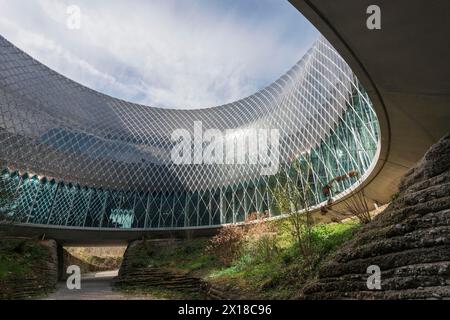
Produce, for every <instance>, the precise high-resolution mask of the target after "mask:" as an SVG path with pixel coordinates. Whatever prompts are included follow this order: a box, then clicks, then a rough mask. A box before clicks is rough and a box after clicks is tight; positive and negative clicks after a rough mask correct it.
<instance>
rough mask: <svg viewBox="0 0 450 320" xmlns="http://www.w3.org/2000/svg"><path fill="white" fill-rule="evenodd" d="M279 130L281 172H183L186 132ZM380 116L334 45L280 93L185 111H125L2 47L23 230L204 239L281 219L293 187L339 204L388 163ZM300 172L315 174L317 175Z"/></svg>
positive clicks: (7, 134)
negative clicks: (179, 233)
mask: <svg viewBox="0 0 450 320" xmlns="http://www.w3.org/2000/svg"><path fill="white" fill-rule="evenodd" d="M196 121H200V122H201V123H202V126H203V129H204V130H207V129H212V128H214V129H218V130H222V131H225V130H227V129H241V130H242V129H247V128H256V129H278V130H279V132H280V150H279V151H280V169H279V171H278V172H277V173H276V174H274V175H272V176H264V175H261V165H258V164H192V165H184V164H180V165H176V164H174V163H173V161H172V160H171V157H170V154H171V150H172V149H173V147H174V144H175V142H174V141H173V140H172V139H171V134H172V133H173V131H174V130H176V129H179V128H185V129H187V130H192V128H193V125H194V122H196ZM378 148H379V129H378V122H377V118H376V115H375V112H374V111H373V109H372V106H371V102H370V100H369V98H368V95H367V93H366V92H365V91H364V89H363V88H362V86H361V85H360V83H359V82H358V80H357V78H356V77H355V75H354V74H353V72H352V71H351V70H350V68H349V66H348V65H347V64H346V63H345V62H344V60H343V59H342V58H341V57H340V56H339V55H338V53H337V52H336V51H335V50H334V49H333V48H332V47H331V45H330V44H329V43H328V42H327V41H326V40H325V39H323V38H320V39H318V40H317V41H316V42H315V44H314V45H313V46H312V48H311V49H310V50H309V51H308V52H307V53H306V54H305V56H304V57H303V58H302V59H301V60H300V61H299V62H298V63H297V64H296V65H295V66H294V67H293V68H292V69H291V70H290V71H288V72H287V73H286V74H285V75H284V76H282V77H281V78H280V79H278V80H277V81H276V82H274V83H273V84H272V85H270V86H269V87H267V88H265V89H263V90H261V91H259V92H257V93H255V94H254V95H252V96H249V97H247V98H244V99H241V100H239V101H236V102H233V103H230V104H227V105H223V106H218V107H214V108H206V109H197V110H173V109H160V108H153V107H148V106H143V105H138V104H134V103H129V102H126V101H123V100H119V99H115V98H112V97H109V96H106V95H103V94H101V93H99V92H96V91H93V90H91V89H88V88H86V87H84V86H82V85H80V84H78V83H76V82H74V81H72V80H69V79H67V78H65V77H63V76H62V75H60V74H58V73H56V72H54V71H52V70H50V69H49V68H47V67H45V66H44V65H42V64H41V63H39V62H37V61H36V60H34V59H33V58H31V57H30V56H28V55H27V54H25V53H24V52H22V51H21V50H19V49H18V48H16V47H15V46H14V45H12V44H11V43H9V42H8V41H7V40H6V39H4V38H3V37H0V165H1V168H2V175H1V178H0V179H1V180H0V181H1V182H2V184H1V185H2V187H3V188H6V189H8V190H9V191H10V192H13V193H14V195H15V201H14V205H13V207H14V211H13V213H12V215H13V217H14V219H16V220H17V221H19V222H22V223H31V224H39V225H54V226H71V227H84V228H88V227H95V228H145V229H153V228H155V229H157V228H169V229H170V228H183V227H188V228H193V227H202V226H212V225H220V224H226V223H236V222H241V221H244V220H245V219H246V217H247V216H248V215H249V214H250V213H253V212H266V213H268V214H269V215H271V216H276V215H279V214H280V212H278V210H277V206H276V204H275V203H274V197H273V190H274V188H275V187H276V186H277V184H279V183H281V182H280V181H285V180H286V178H287V179H290V180H292V181H293V182H295V183H297V184H299V185H301V186H305V185H306V184H308V185H309V186H310V187H311V188H312V190H313V200H312V203H313V205H316V206H319V205H320V204H321V203H323V202H324V201H327V196H326V195H325V194H324V193H323V187H324V186H325V185H326V184H327V183H328V182H329V181H330V180H331V179H333V178H334V177H336V176H341V175H345V174H347V173H348V172H350V171H357V172H358V173H359V174H358V176H353V177H350V178H349V179H343V180H342V181H340V182H338V183H337V185H336V186H337V188H336V189H334V190H333V192H334V196H335V197H339V196H342V195H344V194H345V193H346V192H347V191H348V190H349V188H353V187H355V186H356V185H358V184H359V183H361V182H362V181H363V179H364V174H366V173H367V172H368V170H369V169H370V168H371V166H372V165H373V164H374V162H376V160H377V159H376V158H377V152H378ZM295 163H300V164H301V163H308V165H309V166H310V167H311V170H310V171H309V173H308V174H307V175H305V174H304V173H302V172H300V171H299V170H297V169H296V168H297V166H294V165H293V164H295Z"/></svg>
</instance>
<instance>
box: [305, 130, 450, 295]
mask: <svg viewBox="0 0 450 320" xmlns="http://www.w3.org/2000/svg"><path fill="white" fill-rule="evenodd" d="M371 265H377V266H379V267H380V269H381V290H369V289H368V287H367V279H368V277H369V274H367V267H369V266H371ZM299 298H306V299H323V298H325V299H327V298H328V299H448V298H450V135H447V136H445V137H444V138H442V139H441V140H440V141H439V142H438V143H437V144H436V145H434V146H433V147H432V148H431V149H430V150H429V151H428V152H427V154H426V155H425V156H424V158H423V159H422V161H421V162H420V163H419V164H418V165H417V166H416V167H414V168H413V169H411V170H410V171H409V172H408V173H407V175H406V176H405V177H404V178H403V180H402V183H401V185H400V188H399V194H398V197H397V199H396V200H394V201H393V202H392V203H391V204H390V205H389V207H388V208H387V209H386V210H385V211H384V212H382V213H381V214H379V215H378V216H377V217H376V218H375V219H374V221H373V222H371V223H370V224H368V225H366V226H364V227H363V228H362V229H361V230H360V231H359V232H358V233H357V234H356V236H355V237H354V238H353V239H352V240H351V241H349V242H348V243H346V244H345V245H344V246H343V247H342V248H341V249H339V250H338V251H337V252H336V253H335V254H334V255H333V256H332V257H331V258H330V259H328V260H327V261H326V262H325V264H324V265H323V266H322V267H321V269H320V271H319V276H318V279H317V280H315V281H313V282H311V283H309V284H308V285H306V286H305V288H304V289H303V292H302V293H301V294H300V296H299Z"/></svg>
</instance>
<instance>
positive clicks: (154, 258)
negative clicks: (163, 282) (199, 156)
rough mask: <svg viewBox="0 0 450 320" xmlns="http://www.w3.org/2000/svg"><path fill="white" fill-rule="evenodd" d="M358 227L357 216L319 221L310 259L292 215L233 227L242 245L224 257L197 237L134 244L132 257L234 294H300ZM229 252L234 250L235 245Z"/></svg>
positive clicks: (313, 231) (176, 294)
mask: <svg viewBox="0 0 450 320" xmlns="http://www.w3.org/2000/svg"><path fill="white" fill-rule="evenodd" d="M358 227H359V223H358V222H356V221H353V220H351V221H348V222H343V223H331V224H320V225H315V226H313V227H312V229H311V235H312V243H313V247H314V252H313V254H312V256H313V259H311V257H308V259H306V258H305V257H304V256H303V255H302V254H301V252H300V251H299V250H298V245H297V243H296V241H295V237H293V235H292V233H291V231H290V230H291V227H290V221H289V220H287V219H285V220H280V221H272V222H263V221H261V222H257V223H255V224H254V226H252V227H247V228H240V227H237V226H232V227H227V228H231V229H233V230H234V231H231V232H235V231H236V230H240V231H236V233H237V234H238V237H239V238H240V239H236V241H239V242H240V249H239V250H238V252H237V253H236V252H235V253H231V255H232V256H231V257H225V258H227V259H222V258H223V257H222V253H220V252H218V251H215V250H214V249H212V244H213V243H214V240H211V239H193V240H185V241H177V242H173V243H172V244H171V245H167V243H166V244H164V245H154V244H152V242H151V241H147V242H144V243H142V244H141V245H139V246H136V247H135V248H134V252H133V256H132V261H130V263H131V265H132V267H134V268H142V267H153V268H155V267H157V268H169V269H173V270H179V271H182V272H189V273H190V274H192V275H195V276H197V277H201V278H202V279H204V280H205V281H207V282H208V283H210V284H212V285H213V286H214V287H216V288H220V289H221V290H223V291H226V292H228V293H230V294H233V292H235V293H236V297H237V298H268V299H288V298H291V297H294V296H295V294H296V293H297V292H298V289H299V288H300V287H301V286H302V285H303V284H305V282H306V281H307V280H308V279H311V278H312V277H313V275H314V272H315V270H317V268H318V266H319V265H320V263H321V261H323V259H324V258H325V257H326V256H328V255H329V254H330V253H331V252H333V251H334V250H335V249H336V248H337V247H338V246H339V245H340V244H342V243H343V242H345V241H347V240H348V239H350V238H351V236H352V234H353V232H354V231H355V230H356V229H357V228H358ZM227 228H224V230H226V229H227ZM227 232H228V233H229V231H227ZM220 236H221V235H220V234H219V235H218V236H217V237H220ZM227 239H229V236H227ZM216 241H217V239H216ZM225 242H226V241H225ZM228 245H229V243H226V246H228ZM225 254H229V250H227V251H226V253H225ZM306 261H307V262H306ZM311 261H312V263H311ZM134 290H136V289H134ZM155 290H156V291H155ZM142 291H145V292H149V293H152V294H153V295H156V296H158V297H161V298H189V297H191V298H192V296H190V295H189V294H186V295H183V293H180V292H170V290H169V291H168V290H164V291H161V290H157V289H154V288H148V287H147V288H142ZM160 291H161V292H160Z"/></svg>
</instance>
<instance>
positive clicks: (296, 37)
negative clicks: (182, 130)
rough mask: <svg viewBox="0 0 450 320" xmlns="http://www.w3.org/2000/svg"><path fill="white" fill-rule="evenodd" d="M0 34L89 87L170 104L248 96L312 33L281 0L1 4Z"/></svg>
mask: <svg viewBox="0 0 450 320" xmlns="http://www.w3.org/2000/svg"><path fill="white" fill-rule="evenodd" d="M70 5H76V6H78V7H79V8H80V10H81V25H80V29H76V30H71V29H69V28H68V27H67V20H68V18H69V14H68V13H67V8H68V7H69V6H70ZM0 34H1V35H2V36H4V37H5V38H6V39H8V40H9V41H11V42H12V43H14V44H15V45H16V46H18V47H19V48H20V49H22V50H24V51H25V52H27V53H28V54H30V55H31V56H33V57H34V58H36V59H38V60H39V61H41V62H43V63H44V64H46V65H47V66H49V67H50V68H52V69H54V70H56V71H58V72H60V73H62V74H64V75H65V76H67V77H69V78H71V79H73V80H75V81H77V82H80V83H82V84H84V85H86V86H88V87H90V88H93V89H96V90H98V91H101V92H103V93H106V94H109V95H112V96H114V97H118V98H122V99H125V100H129V101H133V102H137V103H142V104H146V105H151V106H157V107H167V108H202V107H210V106H215V105H220V104H224V103H227V102H231V101H234V100H236V99H239V98H243V97H245V96H248V95H250V94H252V93H254V92H256V91H257V90H259V89H261V88H263V87H265V86H266V85H268V84H270V83H271V82H273V81H274V80H276V79H277V78H278V77H279V76H280V75H282V74H283V73H285V72H286V71H287V70H288V69H289V68H290V67H292V66H293V65H294V64H295V63H296V62H297V61H298V60H299V59H300V58H301V57H302V55H303V54H304V53H305V52H306V50H307V49H308V48H309V47H310V46H311V44H312V42H313V41H314V40H315V39H316V38H317V36H318V33H317V31H316V30H315V29H314V27H313V26H312V25H311V24H310V23H309V22H308V21H307V20H306V19H305V18H304V17H303V16H302V15H301V14H300V13H299V12H298V11H297V10H296V9H295V8H293V7H292V6H291V4H289V2H288V1H287V0H151V1H148V0H147V1H145V0H117V1H112V0H96V1H92V0H90V1H89V0H70V1H66V0H34V1H29V0H0Z"/></svg>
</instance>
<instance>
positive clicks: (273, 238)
mask: <svg viewBox="0 0 450 320" xmlns="http://www.w3.org/2000/svg"><path fill="white" fill-rule="evenodd" d="M267 217H268V216H267V215H266V214H257V213H253V214H250V215H249V216H248V218H247V221H246V222H247V223H248V224H247V228H246V236H245V238H246V242H247V249H248V251H249V253H250V254H251V255H252V256H253V258H256V259H259V260H262V261H268V260H270V259H272V258H273V257H274V256H276V255H277V254H278V253H279V247H278V243H277V227H276V225H275V224H273V223H272V222H270V221H267V220H266V218H267Z"/></svg>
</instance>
